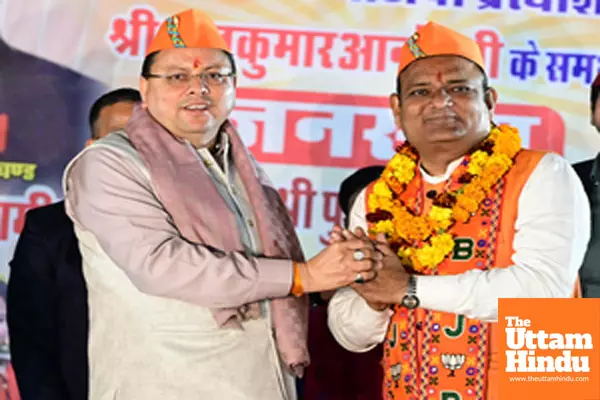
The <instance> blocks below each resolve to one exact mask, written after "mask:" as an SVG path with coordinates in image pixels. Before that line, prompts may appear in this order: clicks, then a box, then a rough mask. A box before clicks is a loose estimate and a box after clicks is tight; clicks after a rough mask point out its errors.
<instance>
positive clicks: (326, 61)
mask: <svg viewBox="0 0 600 400" xmlns="http://www.w3.org/2000/svg"><path fill="white" fill-rule="evenodd" d="M318 36H319V38H322V39H323V41H324V43H323V44H322V45H320V47H319V50H318V51H317V53H318V54H319V57H320V59H321V66H322V67H323V68H326V69H331V68H333V61H331V54H330V52H331V49H332V48H333V44H334V41H335V39H336V38H337V36H338V35H337V33H319V34H318ZM313 43H314V42H313ZM312 50H313V49H312V47H311V48H310V49H308V48H307V49H306V54H307V56H308V54H310V55H311V57H312Z"/></svg>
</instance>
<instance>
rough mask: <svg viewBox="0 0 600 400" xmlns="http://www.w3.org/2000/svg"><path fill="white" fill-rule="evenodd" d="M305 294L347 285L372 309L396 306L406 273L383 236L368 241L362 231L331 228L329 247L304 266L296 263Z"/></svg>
mask: <svg viewBox="0 0 600 400" xmlns="http://www.w3.org/2000/svg"><path fill="white" fill-rule="evenodd" d="M298 268H299V272H300V277H301V278H302V286H303V288H304V291H305V292H310V293H314V292H327V291H330V290H335V289H338V288H341V287H345V286H351V287H352V288H353V289H354V290H355V291H356V292H357V293H358V294H359V295H361V296H362V297H363V298H364V299H365V300H366V301H367V303H368V304H369V306H370V307H371V308H373V309H375V310H378V311H379V310H383V309H385V308H387V307H388V306H390V305H393V304H400V303H401V301H402V297H403V296H404V295H405V294H406V287H407V284H408V273H407V272H406V270H405V269H404V266H403V265H402V262H401V261H400V258H399V257H398V256H397V255H396V253H395V252H394V251H393V250H392V249H391V248H390V246H389V244H388V242H387V240H386V238H385V235H383V234H378V235H377V237H376V238H375V240H371V239H370V238H369V236H368V235H367V234H366V233H365V231H364V230H363V229H361V228H357V229H356V230H355V231H354V232H351V231H349V230H344V229H342V228H341V227H339V226H335V227H334V228H333V231H332V232H331V235H330V240H329V246H327V247H326V248H325V249H324V250H322V251H321V252H320V253H319V254H317V255H316V256H315V257H313V258H311V259H310V260H308V261H307V262H305V263H298Z"/></svg>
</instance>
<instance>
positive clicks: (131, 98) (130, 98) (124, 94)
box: [89, 88, 142, 139]
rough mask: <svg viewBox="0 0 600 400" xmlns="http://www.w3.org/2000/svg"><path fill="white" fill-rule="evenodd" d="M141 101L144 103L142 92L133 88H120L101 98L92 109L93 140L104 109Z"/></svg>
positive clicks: (91, 126)
mask: <svg viewBox="0 0 600 400" xmlns="http://www.w3.org/2000/svg"><path fill="white" fill-rule="evenodd" d="M140 101H142V96H141V95H140V92H139V91H138V90H136V89H132V88H120V89H116V90H112V91H110V92H108V93H105V94H103V95H102V96H100V97H99V98H98V100H96V101H95V102H94V104H93V105H92V108H91V109H90V115H89V124H90V131H91V132H92V139H95V138H96V133H95V132H94V125H96V122H98V118H99V117H100V113H101V112H102V109H103V108H104V107H109V106H112V105H114V104H117V103H120V102H131V103H139V102H140Z"/></svg>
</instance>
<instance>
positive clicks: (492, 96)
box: [484, 88, 498, 116]
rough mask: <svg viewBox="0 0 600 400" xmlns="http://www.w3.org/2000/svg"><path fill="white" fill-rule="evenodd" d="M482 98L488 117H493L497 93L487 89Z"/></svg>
mask: <svg viewBox="0 0 600 400" xmlns="http://www.w3.org/2000/svg"><path fill="white" fill-rule="evenodd" d="M484 96H485V97H484V101H485V105H486V106H487V108H488V110H490V116H493V114H494V110H495V109H496V104H497V103H498V92H496V89H494V88H488V90H487V91H486V92H485V94H484Z"/></svg>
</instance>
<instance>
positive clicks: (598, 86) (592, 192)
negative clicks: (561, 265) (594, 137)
mask: <svg viewBox="0 0 600 400" xmlns="http://www.w3.org/2000/svg"><path fill="white" fill-rule="evenodd" d="M599 98H600V73H598V75H597V76H596V79H594V81H593V82H592V86H591V88H590V108H591V123H592V126H593V127H594V128H595V129H596V130H597V131H598V132H599V133H600V100H598V99H599ZM573 168H575V172H577V175H579V178H580V179H581V182H582V183H583V187H584V188H585V192H586V193H587V195H588V199H589V200H590V206H591V209H592V217H591V225H592V226H591V238H590V243H589V245H588V250H587V252H586V254H585V259H584V260H583V264H582V266H581V270H580V271H579V275H580V277H581V294H582V296H583V297H592V298H600V154H599V155H597V156H596V157H595V158H593V159H591V160H586V161H582V162H578V163H577V164H575V165H573Z"/></svg>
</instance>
